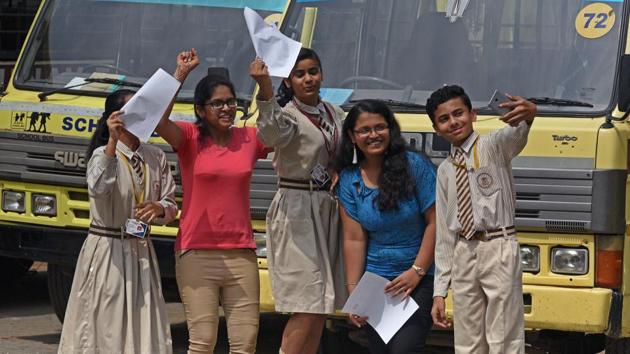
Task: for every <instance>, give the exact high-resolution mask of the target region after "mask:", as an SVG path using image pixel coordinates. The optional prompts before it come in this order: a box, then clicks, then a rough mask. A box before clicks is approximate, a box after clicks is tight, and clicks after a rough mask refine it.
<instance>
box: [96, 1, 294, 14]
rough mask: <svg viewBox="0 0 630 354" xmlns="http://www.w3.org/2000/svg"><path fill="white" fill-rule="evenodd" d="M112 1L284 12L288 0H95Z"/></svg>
mask: <svg viewBox="0 0 630 354" xmlns="http://www.w3.org/2000/svg"><path fill="white" fill-rule="evenodd" d="M93 1H112V2H128V3H144V4H164V5H188V6H204V7H227V8H234V9H244V8H245V7H249V8H251V9H254V10H259V11H273V12H282V11H283V10H284V6H285V5H286V3H287V1H286V0H93Z"/></svg>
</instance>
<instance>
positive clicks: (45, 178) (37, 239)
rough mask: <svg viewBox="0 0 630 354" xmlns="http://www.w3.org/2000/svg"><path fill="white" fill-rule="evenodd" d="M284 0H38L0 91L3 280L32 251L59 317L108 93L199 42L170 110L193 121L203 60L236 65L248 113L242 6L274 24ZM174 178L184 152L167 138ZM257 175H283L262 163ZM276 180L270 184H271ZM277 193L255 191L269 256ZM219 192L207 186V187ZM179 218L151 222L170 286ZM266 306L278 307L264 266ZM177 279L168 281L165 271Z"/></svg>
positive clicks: (260, 240) (249, 49) (263, 179)
mask: <svg viewBox="0 0 630 354" xmlns="http://www.w3.org/2000/svg"><path fill="white" fill-rule="evenodd" d="M286 4H287V2H286V1H285V0H247V1H228V0H212V1H208V0H204V1H201V0H169V1H163V0H125V1H123V0H90V1H84V0H63V1H61V0H50V1H42V2H41V5H40V8H39V11H38V13H37V15H36V17H35V20H34V22H33V24H32V27H31V29H30V33H29V35H28V38H27V40H26V42H25V43H24V46H23V48H22V51H21V53H20V56H19V59H18V61H17V65H16V67H15V70H14V71H13V75H12V77H11V80H10V82H9V84H8V85H7V86H6V87H4V88H2V90H0V192H1V195H2V197H1V200H0V266H1V267H2V268H3V269H2V272H0V273H1V274H2V276H1V277H2V279H0V280H2V281H5V280H7V279H8V278H9V277H11V278H14V277H15V276H16V275H18V273H22V272H24V271H25V269H27V268H26V267H25V265H28V264H29V263H30V262H32V261H43V262H48V282H49V292H50V298H51V300H52V303H53V307H54V309H55V312H56V314H57V315H58V317H59V318H60V319H62V320H63V315H64V313H65V306H66V302H67V298H68V295H69V290H70V286H71V283H72V276H73V272H74V265H75V263H76V258H77V256H78V254H79V251H80V248H81V245H82V242H83V240H84V238H85V235H86V230H87V227H88V225H89V200H88V194H87V191H86V182H85V167H86V163H87V161H86V159H85V151H86V148H87V144H88V142H89V138H90V137H91V135H92V133H93V132H94V130H95V129H96V125H97V121H98V119H99V118H100V116H101V114H102V111H103V106H104V98H105V96H106V95H107V94H108V93H109V92H112V91H113V90H115V89H117V88H130V89H137V88H138V87H140V86H141V85H142V84H143V83H144V82H145V81H146V80H147V79H148V78H149V77H150V76H151V75H152V74H153V73H154V72H155V71H156V70H157V69H158V68H160V67H161V68H164V69H165V70H167V71H169V72H172V71H173V70H174V68H175V57H176V55H177V54H178V53H179V52H180V51H182V50H188V49H189V48H192V47H194V48H196V49H197V51H198V52H199V54H200V58H201V65H200V66H199V68H198V69H197V70H195V72H193V73H192V74H191V75H190V77H189V78H188V81H187V82H186V83H185V84H184V86H183V88H182V90H181V92H180V93H179V95H178V98H177V104H176V105H175V108H174V110H173V114H172V116H171V119H174V120H186V121H194V119H195V118H194V115H193V109H192V101H193V94H194V88H195V85H196V83H197V82H198V81H199V79H200V78H201V77H203V76H204V75H205V74H206V70H208V68H212V67H223V68H227V69H228V70H229V73H230V76H231V80H232V81H233V83H234V85H235V88H236V90H237V94H238V97H239V100H240V101H239V102H240V105H239V106H240V108H239V110H240V111H241V113H240V114H239V116H243V115H245V114H247V113H248V112H247V111H248V109H249V103H250V101H251V97H252V93H253V90H254V81H253V80H251V78H250V77H249V63H250V62H251V60H252V58H254V57H255V52H254V48H253V45H252V43H251V40H250V39H249V34H248V31H247V27H246V25H245V21H244V18H243V8H244V7H245V6H248V7H250V8H252V9H254V10H256V11H257V12H258V13H259V14H261V15H262V16H263V17H265V19H266V20H267V21H269V22H277V21H279V20H280V19H281V18H282V13H283V11H284V10H285V9H286ZM152 142H154V143H156V144H159V146H160V147H162V148H163V149H164V150H165V152H166V153H167V157H168V159H169V163H170V164H171V167H172V171H173V174H174V176H175V179H176V181H177V183H178V189H177V197H178V200H179V201H181V185H180V174H179V168H178V164H177V160H176V155H175V154H174V153H173V152H172V150H171V149H170V147H169V146H168V145H166V144H164V142H163V141H162V140H161V139H159V138H158V137H154V138H152ZM258 171H260V172H257V173H258V175H257V176H256V177H255V183H256V185H258V186H260V185H265V184H268V185H275V177H274V176H273V173H271V171H273V169H272V168H271V164H270V163H269V162H268V161H262V162H261V164H260V168H259V170H258ZM268 189H270V188H268ZM272 196H273V191H268V192H264V191H258V192H255V193H253V201H252V216H253V219H254V226H255V227H256V230H257V232H256V240H257V244H258V250H257V253H258V254H259V255H260V256H261V258H260V260H261V263H263V264H264V262H265V259H264V254H265V249H264V243H265V241H264V229H265V225H264V216H265V210H266V208H267V206H268V202H269V201H270V200H271V198H272ZM210 197H211V196H210ZM177 225H178V224H177V221H175V222H173V223H171V224H169V225H167V226H164V227H155V228H153V233H152V239H153V243H154V246H155V249H156V252H157V254H158V258H159V263H160V269H161V274H162V276H163V277H164V278H165V279H166V281H165V282H164V286H165V288H167V289H170V290H173V289H176V288H175V287H174V282H173V281H172V280H173V279H174V274H175V270H174V258H173V245H174V239H175V235H176V234H177ZM260 277H261V283H262V284H263V285H262V294H261V299H262V305H263V308H264V309H266V310H273V302H272V299H271V295H270V291H269V285H268V284H269V280H268V276H267V272H266V269H262V270H261V273H260ZM169 279H170V280H171V281H169Z"/></svg>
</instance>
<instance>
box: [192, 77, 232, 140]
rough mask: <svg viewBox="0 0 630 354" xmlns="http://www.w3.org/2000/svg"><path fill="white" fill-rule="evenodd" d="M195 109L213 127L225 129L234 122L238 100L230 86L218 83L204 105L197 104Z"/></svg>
mask: <svg viewBox="0 0 630 354" xmlns="http://www.w3.org/2000/svg"><path fill="white" fill-rule="evenodd" d="M219 107H220V108H219ZM195 110H196V112H197V115H198V116H199V117H200V118H202V119H205V120H206V121H207V122H208V123H209V124H210V126H211V127H212V128H213V129H216V130H219V131H225V130H228V129H229V128H230V127H231V126H232V125H233V124H234V117H235V116H236V100H235V97H234V95H233V94H232V91H231V90H230V88H229V87H227V86H225V85H218V86H216V87H215V88H214V91H213V92H212V96H211V97H210V98H209V99H207V100H206V102H205V104H204V105H195Z"/></svg>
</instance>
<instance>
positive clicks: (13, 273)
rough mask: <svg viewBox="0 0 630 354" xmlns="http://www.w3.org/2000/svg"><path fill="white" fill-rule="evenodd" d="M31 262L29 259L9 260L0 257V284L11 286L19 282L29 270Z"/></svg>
mask: <svg viewBox="0 0 630 354" xmlns="http://www.w3.org/2000/svg"><path fill="white" fill-rule="evenodd" d="M32 265H33V261H31V260H30V259H20V258H9V257H2V256H0V269H2V272H0V282H1V283H2V284H5V285H7V284H12V283H13V282H15V281H16V280H19V279H20V278H21V277H22V276H23V275H25V274H26V272H28V270H29V269H31V266H32Z"/></svg>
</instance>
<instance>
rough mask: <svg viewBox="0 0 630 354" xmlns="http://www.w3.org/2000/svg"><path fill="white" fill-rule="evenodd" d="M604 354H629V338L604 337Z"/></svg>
mask: <svg viewBox="0 0 630 354" xmlns="http://www.w3.org/2000/svg"><path fill="white" fill-rule="evenodd" d="M606 354H630V338H610V337H606Z"/></svg>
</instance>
